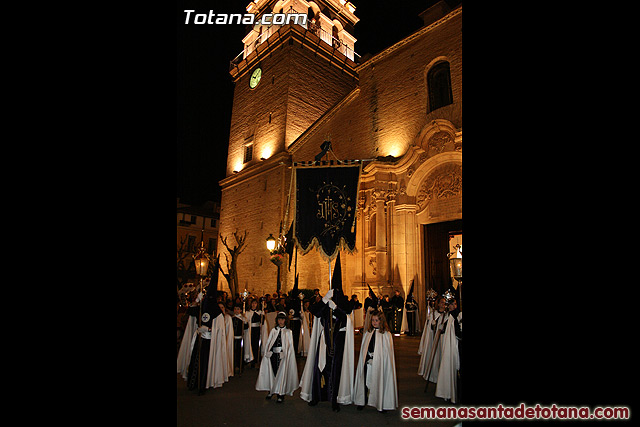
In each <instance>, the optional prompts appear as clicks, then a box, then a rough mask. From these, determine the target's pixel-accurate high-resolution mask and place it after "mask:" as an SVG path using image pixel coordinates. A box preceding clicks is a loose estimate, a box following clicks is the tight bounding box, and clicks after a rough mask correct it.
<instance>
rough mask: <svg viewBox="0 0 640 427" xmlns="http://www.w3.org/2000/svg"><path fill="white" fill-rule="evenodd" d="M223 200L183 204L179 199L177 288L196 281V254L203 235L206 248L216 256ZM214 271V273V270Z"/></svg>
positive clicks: (212, 255)
mask: <svg viewBox="0 0 640 427" xmlns="http://www.w3.org/2000/svg"><path fill="white" fill-rule="evenodd" d="M219 225H220V203H219V202H215V201H207V202H205V203H203V204H202V205H201V206H192V205H188V204H185V203H180V199H177V230H178V241H177V272H178V273H177V276H178V288H179V287H180V286H181V285H182V284H183V283H186V282H187V281H193V280H195V267H194V265H193V257H192V255H194V254H195V253H196V252H197V251H198V249H199V248H200V243H201V242H202V241H203V237H204V247H205V249H206V251H207V253H208V254H209V255H211V257H212V258H215V257H216V255H217V253H218V252H217V248H218V229H219ZM214 274H215V273H214Z"/></svg>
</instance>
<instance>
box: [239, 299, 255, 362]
mask: <svg viewBox="0 0 640 427" xmlns="http://www.w3.org/2000/svg"><path fill="white" fill-rule="evenodd" d="M240 316H242V315H240ZM251 316H253V311H252V310H249V311H247V312H246V313H244V317H243V319H244V320H243V321H244V322H245V324H248V325H249V327H248V328H247V329H243V331H244V332H242V348H243V349H244V350H243V353H244V354H243V359H244V362H245V363H248V362H251V361H252V360H253V349H252V348H251ZM242 327H243V328H244V325H242Z"/></svg>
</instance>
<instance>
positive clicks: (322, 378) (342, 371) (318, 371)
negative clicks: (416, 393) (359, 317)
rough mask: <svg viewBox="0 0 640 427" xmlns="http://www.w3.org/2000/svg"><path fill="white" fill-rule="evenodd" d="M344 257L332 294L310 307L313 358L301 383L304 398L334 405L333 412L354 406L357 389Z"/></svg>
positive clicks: (338, 266)
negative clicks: (343, 407)
mask: <svg viewBox="0 0 640 427" xmlns="http://www.w3.org/2000/svg"><path fill="white" fill-rule="evenodd" d="M341 270H342V269H341V266H340V254H339V253H338V257H337V260H336V266H335V268H334V271H333V277H332V281H331V291H330V292H329V293H327V295H325V296H324V297H323V298H322V300H320V301H318V302H316V303H315V304H313V305H312V306H310V307H309V310H310V311H311V313H312V314H313V315H314V316H315V319H314V323H313V331H312V333H311V343H310V345H309V354H308V355H307V361H306V364H305V367H304V371H303V373H302V378H301V381H300V387H301V388H302V390H301V391H300V397H301V398H302V399H303V400H305V401H307V402H309V404H310V405H312V406H313V405H315V404H316V403H317V402H319V401H330V402H331V403H332V408H333V409H334V410H336V411H339V410H340V407H339V406H338V404H339V403H340V404H343V405H346V404H350V403H351V401H352V397H351V392H352V389H353V372H354V371H353V362H354V360H353V359H354V350H353V324H352V322H351V318H350V317H349V314H350V313H351V304H350V303H349V299H348V298H347V297H346V296H345V295H344V294H343V293H342V275H341Z"/></svg>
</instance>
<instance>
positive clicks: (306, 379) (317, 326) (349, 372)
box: [300, 316, 354, 405]
mask: <svg viewBox="0 0 640 427" xmlns="http://www.w3.org/2000/svg"><path fill="white" fill-rule="evenodd" d="M314 317H315V316H314ZM323 332H324V328H323V326H322V322H321V321H320V318H319V317H315V319H314V320H313V330H312V332H311V342H310V344H309V353H308V354H307V361H306V363H305V365H304V370H303V371H302V377H301V378H300V397H301V398H302V400H304V401H307V402H310V401H311V398H312V394H311V388H312V386H313V372H314V370H315V369H316V368H317V364H316V353H317V352H318V344H319V342H320V336H321V335H322V334H323ZM353 353H354V350H353V323H352V322H351V317H349V316H347V330H346V336H345V340H344V354H343V356H342V370H341V371H340V384H339V385H338V396H337V402H338V403H339V404H341V405H348V404H350V403H351V402H352V401H353V400H352V393H353V359H354V355H353Z"/></svg>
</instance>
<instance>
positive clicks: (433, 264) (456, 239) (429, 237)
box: [422, 219, 462, 295]
mask: <svg viewBox="0 0 640 427" xmlns="http://www.w3.org/2000/svg"><path fill="white" fill-rule="evenodd" d="M422 227H423V233H422V234H423V235H424V267H425V268H424V272H425V281H424V283H425V285H426V288H427V289H429V288H432V289H434V290H435V291H436V292H437V293H438V295H442V294H443V292H445V291H446V290H447V289H448V288H449V286H450V285H453V286H454V288H455V287H457V285H458V284H457V282H456V283H453V282H455V281H454V280H453V279H452V277H451V273H450V270H449V259H448V258H447V254H448V253H449V252H451V251H452V249H451V248H452V247H453V246H455V245H456V243H460V244H462V219H457V220H454V221H445V222H436V223H433V224H425V225H423V226H422ZM425 291H426V289H425Z"/></svg>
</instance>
